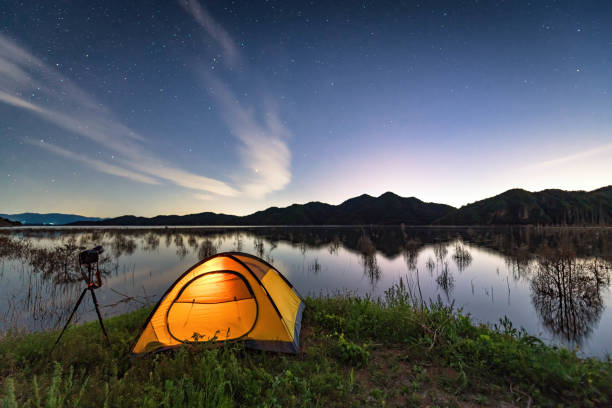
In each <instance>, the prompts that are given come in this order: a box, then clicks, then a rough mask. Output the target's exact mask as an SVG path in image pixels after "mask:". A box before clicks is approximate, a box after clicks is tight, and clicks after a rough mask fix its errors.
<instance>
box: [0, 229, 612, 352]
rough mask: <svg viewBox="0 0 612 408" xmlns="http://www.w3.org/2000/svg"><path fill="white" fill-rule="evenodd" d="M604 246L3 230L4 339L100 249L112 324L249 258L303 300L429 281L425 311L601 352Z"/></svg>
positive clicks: (567, 235) (61, 296)
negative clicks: (450, 310) (224, 260)
mask: <svg viewBox="0 0 612 408" xmlns="http://www.w3.org/2000/svg"><path fill="white" fill-rule="evenodd" d="M610 235H612V230H610V229H586V228H585V229H561V228H556V229H555V228H529V227H528V228H506V229H484V228H482V229H478V228H454V229H442V228H422V229H418V228H404V227H354V228H319V227H306V228H283V227H269V228H268V227H266V228H197V229H177V228H159V229H97V230H90V231H83V230H74V229H73V230H63V231H57V230H38V231H36V230H25V231H17V232H7V231H6V230H4V231H2V232H0V282H1V284H0V301H2V302H5V303H4V304H2V305H1V306H0V310H3V311H4V312H3V314H2V316H0V329H6V328H8V327H12V326H14V325H19V323H20V322H21V323H23V322H25V325H26V326H27V327H29V328H32V329H41V328H47V327H52V325H53V324H51V323H50V322H51V321H53V322H55V320H59V318H60V317H61V316H62V313H65V312H66V310H68V311H69V308H70V306H71V305H72V302H73V301H74V298H75V297H76V296H78V294H79V292H80V290H81V289H82V282H80V281H79V274H78V270H77V269H76V268H77V265H76V253H78V251H79V250H80V248H82V247H89V246H94V245H99V244H102V245H104V246H105V248H106V249H107V252H106V253H105V256H104V257H103V259H102V264H101V269H102V271H103V273H104V279H105V283H106V285H105V287H103V288H102V289H101V290H100V291H101V292H100V293H101V296H102V297H104V296H105V298H104V302H105V306H106V307H107V309H106V310H107V312H108V313H113V314H114V313H120V312H124V311H127V310H130V308H135V307H140V306H141V303H142V302H143V301H144V300H143V299H149V298H151V299H155V295H157V296H159V295H160V294H161V293H163V292H164V291H165V290H166V289H167V286H168V285H169V284H170V283H171V282H172V281H173V280H174V279H175V278H176V277H177V276H178V275H179V274H180V273H182V272H183V271H184V270H185V269H186V268H187V267H189V266H191V265H192V264H193V263H195V262H196V261H198V260H200V259H203V258H206V257H208V256H211V255H214V254H215V253H218V252H221V251H229V250H231V251H247V252H252V253H254V254H255V255H257V256H259V257H262V258H263V259H265V260H266V261H268V262H270V263H273V264H275V265H276V266H277V267H279V268H280V269H281V271H282V272H283V273H286V274H287V275H288V276H289V277H290V279H291V280H292V282H294V283H295V284H296V286H297V287H298V289H299V290H300V292H302V293H305V294H307V293H313V294H318V293H321V292H322V291H323V292H332V293H333V292H334V291H337V290H342V289H348V290H353V291H357V292H359V293H370V292H371V293H375V294H376V293H379V294H380V293H381V292H383V291H384V290H386V289H387V288H388V287H389V286H390V285H391V284H392V283H394V282H397V281H398V280H399V278H400V277H402V276H406V275H410V276H416V277H419V270H421V271H423V270H426V271H427V272H428V273H425V274H423V273H421V274H420V278H419V279H420V282H418V288H419V290H418V292H419V293H421V288H422V289H423V292H422V296H423V297H424V300H425V301H427V299H428V298H433V299H435V298H436V297H437V296H441V297H442V298H443V299H445V301H446V302H449V303H452V302H453V301H455V302H457V304H459V305H461V307H465V308H467V309H468V310H469V312H470V313H471V314H472V315H473V316H474V317H475V318H477V319H482V320H483V321H490V322H496V321H497V319H498V318H500V317H503V316H504V315H506V314H510V313H513V311H514V310H519V311H520V312H521V313H516V316H517V319H518V321H515V324H516V325H517V326H528V328H530V329H531V331H532V332H533V333H534V334H540V333H541V332H542V330H545V331H547V332H549V333H550V334H552V335H553V337H555V338H557V339H560V341H561V343H562V344H567V345H583V346H585V347H599V349H597V350H596V352H602V350H604V349H603V348H602V347H603V346H597V345H596V346H590V345H589V344H585V340H587V339H588V340H589V341H590V342H595V343H597V342H599V343H597V344H600V345H603V344H608V343H609V342H606V341H604V340H602V339H603V337H601V336H604V334H605V328H602V327H599V326H600V324H599V322H600V321H601V320H602V317H603V316H606V313H611V312H610V311H609V310H606V302H609V301H610V291H609V288H610V275H611V272H610V262H611V261H612V244H610V242H611V241H610ZM162 243H163V244H162ZM449 255H450V256H449ZM500 294H501V296H500ZM506 294H507V295H506ZM513 299H516V300H514V302H512V301H511V300H513ZM528 299H531V303H530V302H529V301H528ZM526 300H527V301H526ZM139 302H140V303H139ZM84 316H85V318H87V316H86V313H85V315H84ZM530 319H535V320H530ZM599 333H604V334H599ZM598 339H599V340H598ZM606 350H607V349H606ZM609 351H612V350H609Z"/></svg>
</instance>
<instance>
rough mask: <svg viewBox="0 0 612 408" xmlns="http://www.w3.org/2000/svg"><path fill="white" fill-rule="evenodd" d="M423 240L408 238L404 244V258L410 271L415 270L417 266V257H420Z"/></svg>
mask: <svg viewBox="0 0 612 408" xmlns="http://www.w3.org/2000/svg"><path fill="white" fill-rule="evenodd" d="M421 247H422V244H421V241H420V240H419V239H418V238H416V239H408V240H407V241H406V244H405V246H404V251H403V255H404V259H405V261H406V265H407V266H408V270H409V271H414V270H416V268H417V259H418V258H419V249H421Z"/></svg>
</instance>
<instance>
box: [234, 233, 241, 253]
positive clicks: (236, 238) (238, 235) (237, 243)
mask: <svg viewBox="0 0 612 408" xmlns="http://www.w3.org/2000/svg"><path fill="white" fill-rule="evenodd" d="M234 251H236V252H242V233H241V232H240V231H236V233H235V234H234Z"/></svg>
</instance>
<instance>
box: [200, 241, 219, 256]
mask: <svg viewBox="0 0 612 408" xmlns="http://www.w3.org/2000/svg"><path fill="white" fill-rule="evenodd" d="M216 253H217V247H216V246H215V244H214V243H213V242H212V240H211V239H208V238H206V239H204V240H203V241H202V243H201V244H200V248H199V249H198V258H199V259H204V258H208V257H209V256H213V255H214V254H216Z"/></svg>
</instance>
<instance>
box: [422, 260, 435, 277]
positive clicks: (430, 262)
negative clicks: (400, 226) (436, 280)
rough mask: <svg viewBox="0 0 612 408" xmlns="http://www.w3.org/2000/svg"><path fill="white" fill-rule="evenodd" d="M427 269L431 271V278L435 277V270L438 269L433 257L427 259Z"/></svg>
mask: <svg viewBox="0 0 612 408" xmlns="http://www.w3.org/2000/svg"><path fill="white" fill-rule="evenodd" d="M425 267H426V268H427V270H428V271H429V275H430V276H431V275H433V271H434V268H435V267H436V263H435V262H434V260H433V258H432V257H431V256H430V257H429V258H427V262H425Z"/></svg>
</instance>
